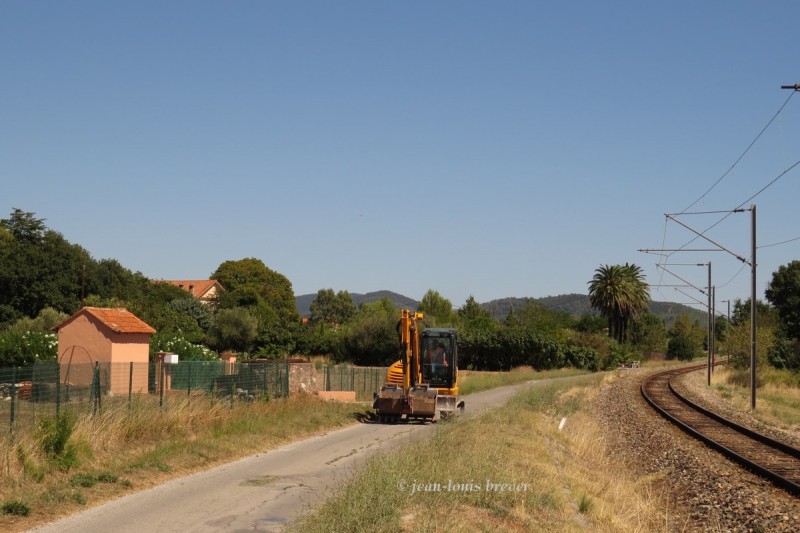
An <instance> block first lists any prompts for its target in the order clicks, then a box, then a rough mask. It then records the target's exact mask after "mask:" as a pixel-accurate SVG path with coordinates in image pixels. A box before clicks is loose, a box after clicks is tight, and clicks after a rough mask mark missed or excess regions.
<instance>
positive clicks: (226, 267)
mask: <svg viewBox="0 0 800 533" xmlns="http://www.w3.org/2000/svg"><path fill="white" fill-rule="evenodd" d="M209 279H216V280H217V281H219V282H220V283H221V284H222V286H223V287H225V289H226V292H230V293H234V294H235V293H236V292H237V291H239V290H242V291H244V292H254V293H255V294H257V295H258V296H260V297H261V298H263V300H264V302H265V303H266V304H267V305H269V306H270V307H271V308H272V309H274V310H275V311H276V312H277V313H278V316H279V317H280V318H281V319H282V320H292V321H297V320H299V318H300V317H299V315H298V314H297V307H296V306H295V301H294V290H293V289H292V283H291V282H290V281H289V280H288V279H287V278H286V277H285V276H283V275H282V274H279V273H278V272H275V271H274V270H270V269H269V268H267V266H266V265H265V264H264V263H263V261H261V260H260V259H255V258H247V259H240V260H238V261H225V262H224V263H222V264H221V265H220V266H219V267H218V268H217V270H216V271H214V273H213V274H211V278H209Z"/></svg>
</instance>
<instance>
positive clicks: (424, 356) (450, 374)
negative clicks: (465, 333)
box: [419, 328, 464, 418]
mask: <svg viewBox="0 0 800 533" xmlns="http://www.w3.org/2000/svg"><path fill="white" fill-rule="evenodd" d="M419 342H420V354H421V357H420V367H421V369H420V370H421V374H422V383H424V384H426V385H427V386H428V387H431V388H434V389H436V391H437V395H436V413H437V414H438V415H439V416H440V417H441V418H444V417H447V416H450V415H453V414H460V413H462V412H464V401H463V400H459V399H458V342H457V331H456V330H455V329H452V328H428V329H425V330H423V331H422V333H421V334H420V341H419Z"/></svg>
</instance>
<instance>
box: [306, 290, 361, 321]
mask: <svg viewBox="0 0 800 533" xmlns="http://www.w3.org/2000/svg"><path fill="white" fill-rule="evenodd" d="M355 314H356V304H355V303H353V298H352V297H351V296H350V293H349V292H347V291H339V292H338V293H334V292H333V289H320V290H319V291H317V297H316V298H315V299H314V301H313V302H311V322H314V323H319V322H325V323H328V324H346V323H347V322H348V321H349V320H350V319H351V318H353V316H354V315H355Z"/></svg>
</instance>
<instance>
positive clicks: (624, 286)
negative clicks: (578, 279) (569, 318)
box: [589, 263, 650, 343]
mask: <svg viewBox="0 0 800 533" xmlns="http://www.w3.org/2000/svg"><path fill="white" fill-rule="evenodd" d="M594 272H595V273H594V277H593V278H592V281H590V282H589V302H590V303H591V304H592V307H594V308H595V309H597V310H598V311H600V313H601V314H603V316H605V317H607V318H608V335H609V337H612V338H613V339H616V340H617V342H620V343H622V342H625V340H626V338H627V336H628V326H629V325H630V323H631V321H632V320H635V319H636V318H638V317H639V315H640V314H641V313H642V312H643V311H645V310H646V309H647V306H648V303H649V302H650V289H649V288H648V287H647V284H646V283H645V281H644V275H643V274H642V269H641V267H639V266H637V265H631V264H628V263H625V264H624V265H611V266H609V265H604V266H601V267H599V268H598V269H597V270H595V271H594Z"/></svg>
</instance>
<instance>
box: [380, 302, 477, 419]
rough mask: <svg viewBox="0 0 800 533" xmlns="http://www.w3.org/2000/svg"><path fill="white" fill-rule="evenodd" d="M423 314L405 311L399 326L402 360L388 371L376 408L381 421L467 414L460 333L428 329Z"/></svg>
mask: <svg viewBox="0 0 800 533" xmlns="http://www.w3.org/2000/svg"><path fill="white" fill-rule="evenodd" d="M423 318H424V316H423V314H422V313H418V312H415V311H409V310H408V309H403V310H402V312H401V316H400V321H399V322H398V323H397V333H398V336H399V339H400V360H399V361H396V362H395V363H394V364H392V366H390V367H389V370H388V371H387V372H386V384H385V385H384V386H383V387H381V390H380V392H377V393H375V401H374V402H373V405H372V407H373V409H375V413H376V415H377V417H378V420H379V421H380V422H391V423H396V422H400V421H401V420H406V421H413V420H419V421H421V422H423V423H424V422H428V421H432V420H434V419H435V418H437V417H438V418H439V419H441V418H446V417H448V416H451V415H454V414H461V413H463V412H464V401H463V400H461V401H459V399H458V343H457V331H456V330H455V329H452V328H425V329H423V330H422V331H420V325H419V324H418V321H421V320H422V319H423Z"/></svg>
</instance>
